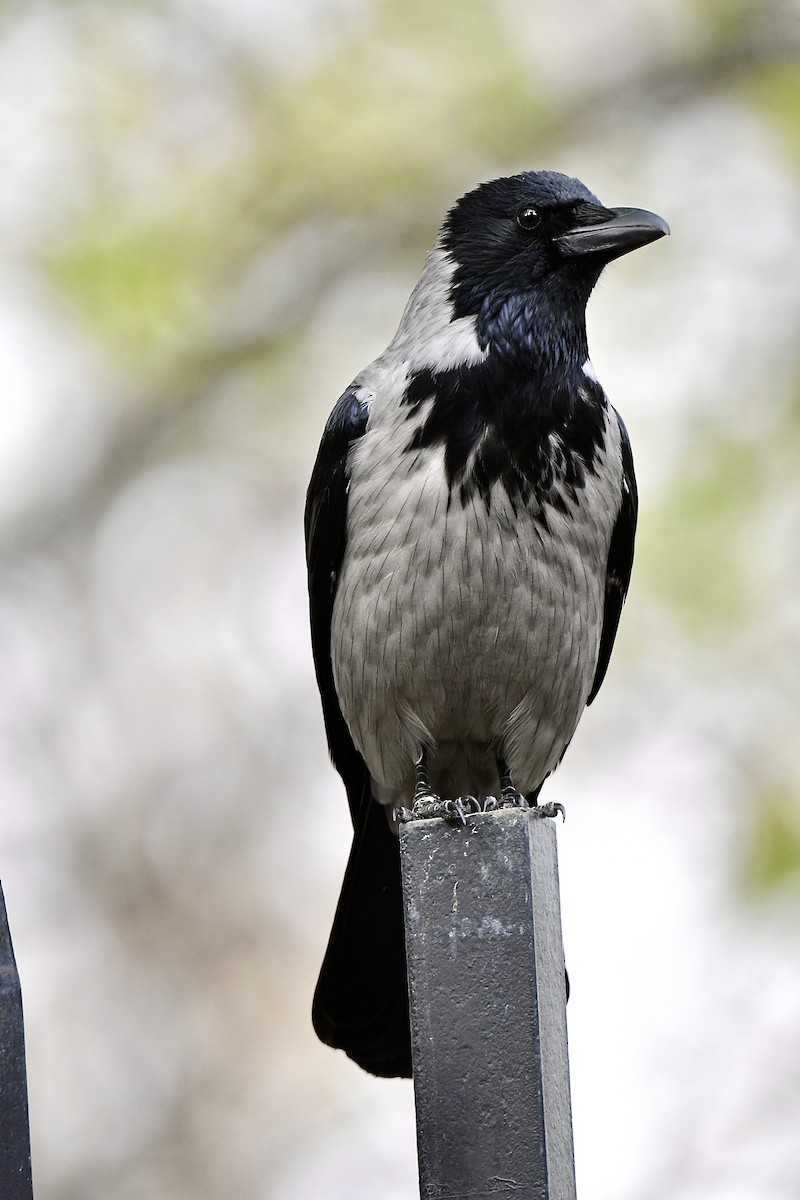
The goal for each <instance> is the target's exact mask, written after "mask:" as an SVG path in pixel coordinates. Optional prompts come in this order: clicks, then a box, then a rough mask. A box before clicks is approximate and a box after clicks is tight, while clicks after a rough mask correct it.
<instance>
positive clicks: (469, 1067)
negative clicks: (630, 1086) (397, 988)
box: [400, 809, 575, 1200]
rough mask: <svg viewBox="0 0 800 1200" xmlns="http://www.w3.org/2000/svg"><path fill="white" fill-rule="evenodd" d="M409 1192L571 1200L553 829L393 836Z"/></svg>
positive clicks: (529, 822) (494, 824)
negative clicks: (411, 1173)
mask: <svg viewBox="0 0 800 1200" xmlns="http://www.w3.org/2000/svg"><path fill="white" fill-rule="evenodd" d="M400 850H401V859H402V870H403V893H404V898H405V915H406V948H407V953H408V975H409V990H410V997H411V1040H412V1061H413V1066H414V1094H415V1101H416V1109H417V1147H418V1153H419V1174H420V1195H421V1197H422V1200H460V1198H461V1197H465V1198H466V1197H469V1198H470V1200H481V1198H483V1197H487V1198H488V1197H492V1198H493V1200H494V1198H496V1197H498V1196H504V1195H512V1194H513V1196H514V1197H515V1200H528V1198H529V1197H530V1198H531V1200H534V1198H535V1200H574V1197H575V1168H574V1161H573V1146H572V1115H571V1107H570V1094H569V1066H568V1061H567V1022H566V996H565V981H564V953H563V949H562V942H561V913H560V905H559V897H558V860H557V855H556V831H555V823H554V822H553V821H552V820H548V819H546V818H543V817H541V816H537V815H536V814H535V813H534V812H526V811H524V810H521V809H501V810H499V811H496V812H490V813H481V814H476V815H474V816H470V817H468V818H467V822H466V824H465V825H460V824H459V825H455V824H452V823H450V822H446V821H443V820H441V819H439V818H434V819H429V820H414V821H410V822H408V823H406V824H404V825H403V826H402V827H401V832H400Z"/></svg>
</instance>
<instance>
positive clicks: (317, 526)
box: [305, 390, 368, 821]
mask: <svg viewBox="0 0 800 1200" xmlns="http://www.w3.org/2000/svg"><path fill="white" fill-rule="evenodd" d="M367 416H368V409H367V407H366V405H365V404H363V403H362V402H361V401H360V400H359V399H358V396H357V395H356V393H355V392H354V391H352V390H351V391H347V392H345V393H344V395H343V396H341V397H340V399H339V401H338V403H337V405H336V407H335V408H334V410H333V412H332V413H331V415H330V417H329V418H328V423H327V425H326V426H325V432H324V433H323V435H322V441H321V443H320V447H319V451H318V453H317V460H316V462H315V463H314V470H313V471H312V473H311V482H310V483H309V485H308V494H307V496H306V515H305V531H306V563H307V565H308V596H309V603H310V608H311V646H312V650H313V654H314V667H315V669H316V672H317V684H318V685H319V693H320V697H321V698H322V714H323V717H324V718H325V732H326V734H327V736H328V748H329V749H330V754H331V758H332V759H333V764H334V766H335V767H336V770H337V771H338V772H339V774H340V775H341V777H342V779H343V780H344V784H345V787H346V788H347V796H348V799H349V801H350V809H351V812H352V814H353V820H354V821H355V818H356V808H357V806H358V805H359V803H360V796H361V792H362V789H363V784H364V777H365V773H366V768H365V766H364V760H363V759H362V757H361V755H360V754H359V753H358V751H357V750H356V748H355V746H354V745H353V739H352V738H351V737H350V731H349V730H348V728H347V726H346V724H345V722H344V717H343V716H342V712H341V709H340V708H339V701H338V700H337V698H336V688H335V687H334V683H333V668H332V666H331V620H332V618H333V602H334V599H335V596H336V588H337V586H338V583H339V573H340V571H341V569H342V560H343V558H344V549H345V544H346V541H347V483H348V480H347V458H348V454H349V452H350V447H351V446H352V445H353V443H354V442H356V441H357V440H358V438H360V437H361V435H362V434H363V433H364V430H365V429H366V426H367Z"/></svg>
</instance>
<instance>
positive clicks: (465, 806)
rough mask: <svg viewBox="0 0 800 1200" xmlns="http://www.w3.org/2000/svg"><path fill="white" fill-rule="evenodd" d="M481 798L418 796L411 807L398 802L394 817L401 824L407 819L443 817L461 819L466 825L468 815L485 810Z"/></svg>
mask: <svg viewBox="0 0 800 1200" xmlns="http://www.w3.org/2000/svg"><path fill="white" fill-rule="evenodd" d="M483 811H484V809H483V807H482V805H481V802H480V800H478V799H476V797H475V796H457V797H456V799H455V800H442V799H441V797H440V796H435V795H429V796H417V798H416V799H415V800H414V802H413V804H412V806H411V808H405V807H404V806H403V805H400V804H398V805H397V806H396V807H395V808H393V809H392V819H393V820H394V821H397V822H398V823H400V824H404V823H405V822H406V821H420V820H430V819H431V818H433V817H441V818H443V820H445V821H460V822H461V824H462V825H466V823H467V817H468V816H471V815H472V814H473V813H479V812H483Z"/></svg>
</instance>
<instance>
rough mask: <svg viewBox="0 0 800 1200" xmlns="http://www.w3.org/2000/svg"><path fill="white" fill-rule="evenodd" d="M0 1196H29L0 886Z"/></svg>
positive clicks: (15, 995) (16, 996) (11, 973)
mask: <svg viewBox="0 0 800 1200" xmlns="http://www.w3.org/2000/svg"><path fill="white" fill-rule="evenodd" d="M0 1196H2V1198H3V1200H32V1198H33V1183H32V1180H31V1140H30V1131H29V1126H28V1084H27V1072H26V1069H25V1032H24V1029H23V1024H22V993H21V990H20V983H19V974H18V973H17V964H16V962H15V960H14V950H13V947H12V945H11V933H10V930H9V928H8V917H7V915H6V903H5V899H4V897H3V889H2V886H0Z"/></svg>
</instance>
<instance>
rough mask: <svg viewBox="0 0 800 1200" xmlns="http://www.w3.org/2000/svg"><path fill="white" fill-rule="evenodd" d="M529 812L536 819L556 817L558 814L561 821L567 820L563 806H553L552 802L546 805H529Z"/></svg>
mask: <svg viewBox="0 0 800 1200" xmlns="http://www.w3.org/2000/svg"><path fill="white" fill-rule="evenodd" d="M531 812H532V813H535V814H536V816H537V817H557V816H558V815H559V813H560V814H561V820H562V821H566V819H567V810H566V809H565V808H564V805H563V804H554V803H553V802H552V801H550V802H549V803H547V804H533V805H531Z"/></svg>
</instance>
